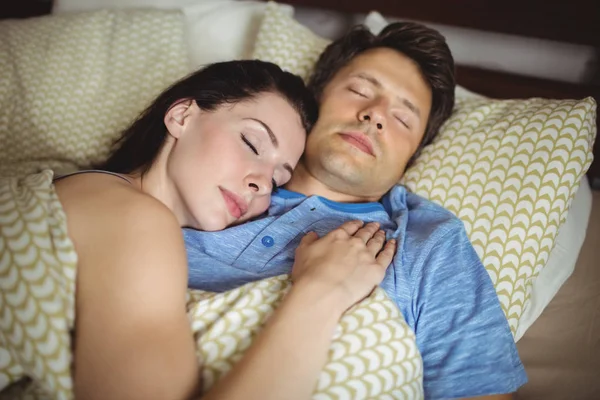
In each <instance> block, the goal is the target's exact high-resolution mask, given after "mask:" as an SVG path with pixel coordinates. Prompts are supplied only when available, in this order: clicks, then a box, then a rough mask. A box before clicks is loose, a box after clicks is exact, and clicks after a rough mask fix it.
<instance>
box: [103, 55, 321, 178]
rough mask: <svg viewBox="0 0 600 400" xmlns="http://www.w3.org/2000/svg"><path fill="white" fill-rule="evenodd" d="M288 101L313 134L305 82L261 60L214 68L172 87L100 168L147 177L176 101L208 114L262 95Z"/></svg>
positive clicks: (313, 114) (314, 110) (314, 111)
mask: <svg viewBox="0 0 600 400" xmlns="http://www.w3.org/2000/svg"><path fill="white" fill-rule="evenodd" d="M269 92H270V93H276V94H279V95H281V96H283V98H284V99H286V100H287V101H288V102H289V103H290V105H291V106H292V107H293V108H294V109H295V110H296V111H297V112H298V114H300V120H301V122H302V126H303V127H304V129H305V130H306V131H307V132H310V130H311V129H312V126H313V125H314V123H315V122H316V120H317V115H318V105H317V103H316V100H315V98H314V96H313V95H312V93H311V92H310V91H309V90H308V89H307V88H306V86H305V85H304V82H303V81H302V79H301V78H300V77H298V76H296V75H293V74H291V73H289V72H285V71H283V70H282V69H281V68H280V67H279V66H277V65H275V64H273V63H270V62H265V61H259V60H240V61H227V62H220V63H215V64H211V65H209V66H207V67H205V68H203V69H201V70H199V71H197V72H194V73H193V74H191V75H189V76H187V77H186V78H183V79H182V80H180V81H179V82H176V83H175V84H173V85H172V86H171V87H170V88H168V89H166V90H165V91H164V92H163V93H162V94H160V95H159V96H158V97H157V98H156V100H154V102H153V103H152V104H151V105H150V106H149V107H148V108H147V109H146V110H145V111H143V112H142V113H141V115H140V116H139V117H138V119H137V120H136V121H134V122H133V124H132V125H131V126H130V127H129V128H127V129H126V130H125V131H124V132H123V135H122V136H121V138H120V139H119V140H117V141H116V142H115V145H114V151H113V153H112V154H111V155H110V156H109V158H108V160H106V161H105V162H104V163H103V164H101V165H98V166H97V167H96V168H99V169H103V170H106V171H112V172H118V173H133V172H135V173H141V174H144V173H146V172H147V171H148V170H149V169H150V167H151V166H152V164H153V163H154V161H155V160H156V158H157V156H158V154H159V152H160V149H161V148H162V146H163V144H164V143H165V140H166V138H167V127H166V126H165V123H164V117H165V115H166V113H167V111H168V110H169V109H170V108H171V107H172V106H173V105H174V104H176V103H177V102H179V101H182V100H188V99H191V100H194V101H195V102H196V104H197V105H198V107H199V108H200V109H201V110H204V111H214V110H215V109H217V108H218V107H219V106H221V105H225V104H235V103H238V102H241V101H244V100H250V99H252V98H254V97H256V96H257V95H259V94H262V93H269Z"/></svg>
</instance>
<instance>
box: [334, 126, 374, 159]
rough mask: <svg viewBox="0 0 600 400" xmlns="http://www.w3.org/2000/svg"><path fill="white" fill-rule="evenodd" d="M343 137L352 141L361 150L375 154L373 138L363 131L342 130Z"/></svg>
mask: <svg viewBox="0 0 600 400" xmlns="http://www.w3.org/2000/svg"><path fill="white" fill-rule="evenodd" d="M340 135H341V136H342V139H344V140H345V141H346V142H348V143H350V144H351V145H353V146H354V147H356V148H357V149H359V150H360V151H362V152H364V153H367V154H368V155H370V156H375V152H374V151H373V145H372V144H371V139H369V137H368V136H367V135H365V134H364V133H362V132H341V133H340Z"/></svg>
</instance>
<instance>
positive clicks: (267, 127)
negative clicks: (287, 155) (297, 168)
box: [246, 117, 294, 175]
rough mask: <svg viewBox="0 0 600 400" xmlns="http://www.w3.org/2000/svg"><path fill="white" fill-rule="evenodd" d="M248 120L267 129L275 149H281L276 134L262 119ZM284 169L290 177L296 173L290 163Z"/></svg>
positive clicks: (284, 165)
mask: <svg viewBox="0 0 600 400" xmlns="http://www.w3.org/2000/svg"><path fill="white" fill-rule="evenodd" d="M246 119H249V120H252V121H255V122H258V123H259V124H261V125H262V127H263V128H265V130H266V131H267V133H268V134H269V139H271V143H272V144H273V147H275V148H276V149H277V148H279V141H278V140H277V136H275V134H274V133H273V131H272V130H271V128H270V127H269V125H267V124H265V123H264V122H262V121H261V120H260V119H256V118H251V117H249V118H246ZM283 168H285V169H286V170H287V171H288V172H289V173H290V175H292V174H293V173H294V169H293V168H292V166H291V165H290V164H288V163H285V164H283Z"/></svg>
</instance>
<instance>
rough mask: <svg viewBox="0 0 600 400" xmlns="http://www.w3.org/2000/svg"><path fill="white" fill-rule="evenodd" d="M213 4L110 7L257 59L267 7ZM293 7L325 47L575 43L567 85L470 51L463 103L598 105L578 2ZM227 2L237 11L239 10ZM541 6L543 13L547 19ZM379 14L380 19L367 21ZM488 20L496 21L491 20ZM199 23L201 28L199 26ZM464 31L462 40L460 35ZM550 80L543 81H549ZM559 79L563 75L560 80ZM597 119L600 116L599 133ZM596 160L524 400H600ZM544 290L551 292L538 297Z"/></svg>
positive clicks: (593, 31) (538, 310)
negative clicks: (368, 29) (359, 36)
mask: <svg viewBox="0 0 600 400" xmlns="http://www.w3.org/2000/svg"><path fill="white" fill-rule="evenodd" d="M96 3H97V2H94V1H87V2H83V1H81V2H76V1H60V0H58V1H57V2H56V3H55V4H54V12H55V13H61V12H67V11H86V10H93V9H94V8H97V7H98V4H96ZM195 3H203V4H202V5H200V4H195ZM208 3H211V2H208V1H197V2H194V1H191V0H190V1H182V2H176V3H170V4H168V6H165V4H163V2H161V1H141V0H139V1H131V2H127V4H125V3H124V2H120V3H119V2H114V4H113V3H112V2H110V1H106V2H104V3H103V6H104V7H128V6H129V7H137V6H146V7H147V6H153V7H159V8H178V7H181V8H185V7H187V8H186V12H185V17H186V18H187V19H188V22H189V24H188V29H189V30H188V32H187V34H188V35H197V36H195V37H196V38H199V39H198V40H197V43H195V47H194V49H191V50H190V59H191V64H192V65H193V66H199V65H201V64H203V63H205V62H209V61H219V60H223V59H227V58H234V57H240V56H243V57H249V56H253V55H256V54H257V53H256V52H254V53H253V49H252V44H253V43H252V42H251V39H250V38H254V37H256V35H257V34H259V35H260V28H259V25H260V23H261V18H262V16H263V13H264V7H261V6H259V5H257V3H256V2H244V6H239V4H238V5H236V7H235V10H234V8H233V7H229V8H228V10H229V11H228V12H229V13H228V14H227V15H226V16H223V15H225V14H219V13H217V12H216V11H215V10H217V9H219V10H221V9H225V8H227V6H223V7H217V6H215V7H214V8H210V9H209V8H207V7H208V6H207V5H206V4H208ZM212 3H217V2H214V1H213V2H212ZM222 3H223V4H225V3H226V2H222ZM286 3H287V4H290V5H291V6H292V7H293V9H292V8H291V7H290V9H288V11H289V12H290V13H292V12H293V13H294V15H295V17H296V19H297V20H298V21H299V22H300V23H301V24H303V25H304V26H306V27H307V28H309V29H310V30H312V31H314V32H316V33H318V34H319V35H321V36H322V37H323V38H324V39H332V38H335V37H336V36H337V35H339V34H341V33H342V32H343V31H344V30H345V29H347V28H348V27H350V26H352V25H353V24H355V23H362V22H368V21H370V23H372V24H374V25H376V24H377V22H378V21H379V22H381V21H382V20H381V19H379V20H378V18H379V17H381V18H383V17H385V19H387V20H388V21H391V20H393V19H403V18H406V19H410V20H418V21H422V22H425V23H430V24H433V25H434V26H435V27H437V28H438V29H440V31H441V32H442V33H445V30H448V31H447V32H448V33H447V34H446V33H445V34H446V35H447V36H448V37H450V35H455V36H452V39H454V40H455V41H454V42H452V40H450V39H449V40H450V45H451V48H453V46H455V47H456V48H460V46H461V45H462V46H463V48H464V46H465V45H464V44H461V42H460V40H463V39H464V38H465V37H469V36H474V37H479V38H481V39H480V40H482V41H485V40H486V39H487V40H492V41H491V43H496V42H494V40H495V39H493V38H492V39H490V37H489V36H486V35H488V34H492V35H494V34H508V35H510V36H505V37H504V38H505V39H506V38H508V39H507V41H508V42H511V41H512V42H511V43H513V44H514V43H515V41H516V42H518V40H519V37H521V38H523V40H534V42H528V44H529V45H530V44H531V43H539V45H540V48H542V47H543V46H544V45H550V46H551V45H554V46H556V47H555V48H556V49H562V47H561V46H562V45H564V44H571V45H573V46H574V47H571V48H569V49H570V50H568V51H571V50H572V51H579V53H578V54H580V55H581V54H583V56H581V57H580V58H579V60H580V63H583V64H586V65H585V68H583V67H582V68H583V69H582V70H585V71H584V72H581V73H580V74H579V76H573V75H571V76H566V77H559V78H561V79H562V81H560V80H558V79H551V77H552V76H553V73H554V72H548V71H544V68H540V69H539V71H541V72H538V71H536V70H535V69H529V70H527V71H526V72H527V73H526V74H520V73H519V72H520V71H518V70H517V69H518V68H517V69H515V67H514V66H510V65H509V66H508V67H507V66H506V63H504V64H502V63H500V62H497V61H489V60H479V61H480V62H479V63H478V62H477V61H478V60H476V59H475V60H473V59H469V58H468V57H467V56H468V55H469V52H468V51H467V52H466V53H465V54H466V55H467V56H465V57H466V58H463V59H464V60H465V61H464V63H462V62H461V58H459V57H457V64H458V65H457V76H458V83H459V85H460V86H461V88H460V90H462V91H463V92H461V93H462V96H464V98H467V97H469V96H473V98H476V97H477V96H486V98H494V99H527V98H532V97H541V98H550V99H580V98H584V97H587V96H591V97H592V98H594V99H595V101H596V102H599V101H600V82H599V81H598V79H599V77H600V72H599V68H600V67H598V64H597V57H598V52H599V51H600V33H599V32H598V27H599V26H600V12H599V11H598V10H597V9H596V8H595V7H597V6H594V5H593V4H592V3H587V2H583V1H576V2H571V3H564V4H560V5H554V4H552V3H550V4H547V3H542V2H537V1H531V2H528V3H526V4H523V2H519V3H517V2H516V1H514V0H511V1H504V2H493V3H492V2H480V1H479V2H476V1H467V2H461V8H460V9H459V8H458V7H457V6H456V5H455V4H452V3H448V2H442V1H435V0H429V1H421V2H412V3H410V2H409V3H403V4H398V3H397V2H389V1H385V0H374V1H371V2H369V3H368V5H365V4H364V3H363V2H358V1H336V0H294V1H287V2H286ZM32 4H35V5H36V7H32V8H30V11H32V12H30V13H29V14H28V13H27V12H23V11H22V10H21V11H19V12H20V14H14V13H13V14H10V13H8V12H4V13H3V14H2V15H3V16H14V17H25V16H31V15H32V14H37V15H41V14H44V13H46V12H49V11H50V8H49V7H43V6H47V5H48V2H32ZM228 4H229V6H231V5H232V3H231V2H229V3H228ZM211 7H212V6H211ZM540 8H541V9H543V12H540V11H539V10H540ZM211 10H212V11H211ZM372 10H376V11H378V12H379V13H380V14H379V15H373V14H369V15H367V13H369V12H370V11H372ZM514 10H519V12H514ZM221 11H223V10H221ZM211 13H212V14H211ZM290 15H291V14H290ZM490 15H494V16H495V17H494V18H490V17H489V16H490ZM219 16H221V17H219ZM209 18H210V21H209ZM219 18H221V19H219ZM369 18H370V19H369ZM192 20H193V21H194V23H191V21H192ZM232 21H235V22H232ZM236 23H239V24H241V25H244V24H246V25H244V26H246V29H247V31H244V32H245V40H240V39H239V38H237V37H236V38H234V35H235V34H238V35H239V34H240V32H241V31H238V30H236V29H240V28H237V27H236V28H233V26H234V25H235V24H236ZM223 26H228V27H229V30H228V32H224V31H223V30H222V29H223ZM210 29H212V30H210ZM452 29H458V31H456V30H455V31H453V30H452ZM456 32H458V33H460V35H456ZM211 35H213V36H211ZM217 36H218V37H217ZM532 38H533V39H532ZM477 40H479V39H476V41H477ZM537 40H541V41H540V42H537ZM224 44H227V45H224ZM453 51H454V48H453ZM510 51H511V48H510V45H508V47H507V49H503V50H502V52H500V51H499V53H502V54H510ZM521 51H522V49H521ZM525 51H527V48H526V50H525ZM503 52H504V53H503ZM507 52H508V53H507ZM516 54H517V55H516V56H515V55H512V57H513V58H519V57H520V54H523V53H518V52H517V53H516ZM569 54H570V53H569ZM590 54H591V56H590ZM582 57H583V58H582ZM586 57H588V58H586ZM589 57H591V58H589ZM593 57H596V61H595V62H596V64H591V67H590V66H589V64H590V63H593V62H594V59H593ZM540 58H543V57H542V56H540ZM559 58H560V57H559ZM575 58H576V57H573V59H575ZM581 60H582V61H581ZM534 64H535V63H534ZM517 67H518V63H517ZM503 68H504V71H502V69H503ZM511 68H512V70H511ZM572 68H575V67H572ZM586 68H587V69H586ZM594 68H595V69H594ZM507 70H508V72H507ZM571 70H572V69H571ZM567 72H569V68H567ZM542 75H545V77H544V78H541V77H540V76H542ZM559 75H560V74H559V73H557V75H556V76H559ZM567 75H568V74H567ZM598 118H599V117H598V116H597V114H595V121H594V122H595V123H596V125H598V121H599V119H598ZM593 152H594V155H595V161H594V162H593V163H592V164H591V166H590V167H589V168H588V169H587V174H586V175H585V176H583V177H581V179H580V180H579V181H578V182H579V183H578V184H577V185H575V186H574V187H575V189H576V190H575V191H574V192H575V193H574V195H573V197H572V201H571V202H570V204H569V205H570V207H568V210H567V211H568V213H567V211H565V214H564V215H565V216H566V219H565V220H564V221H562V220H561V223H560V224H559V226H560V228H559V230H558V235H557V236H556V240H555V241H554V242H553V245H552V246H551V248H552V251H551V253H550V255H549V256H548V259H547V262H545V265H544V268H543V269H541V271H540V272H539V274H537V273H536V274H535V279H536V281H535V282H536V285H537V286H535V287H534V289H532V290H531V292H530V293H529V295H530V296H529V302H528V305H527V307H524V309H523V310H522V315H520V318H519V324H518V326H517V325H515V330H514V334H515V339H516V340H517V345H518V348H519V352H520V354H521V357H522V359H523V362H524V364H525V367H526V370H527V372H528V375H529V379H530V382H529V383H528V384H527V385H525V386H524V387H522V388H521V389H520V390H519V392H518V393H517V398H519V399H542V398H543V399H596V398H600V382H599V381H598V379H594V377H597V376H600V326H599V324H598V321H600V311H599V310H600V264H598V262H597V261H596V258H597V250H596V249H597V248H598V246H600V192H598V191H593V190H592V188H593V187H595V186H597V182H598V181H599V180H600V162H598V158H600V144H599V143H598V141H596V142H595V146H594V150H593ZM75 164H76V163H75ZM536 287H537V288H541V287H542V288H545V289H544V290H539V289H538V290H536V289H535V288H536Z"/></svg>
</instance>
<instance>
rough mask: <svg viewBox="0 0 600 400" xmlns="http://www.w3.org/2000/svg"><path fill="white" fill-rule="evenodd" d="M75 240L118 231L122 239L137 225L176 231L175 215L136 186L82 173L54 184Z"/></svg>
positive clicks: (134, 231) (166, 231) (137, 226)
mask: <svg viewBox="0 0 600 400" xmlns="http://www.w3.org/2000/svg"><path fill="white" fill-rule="evenodd" d="M55 188H56V192H57V195H58V198H59V200H60V202H61V205H62V206H63V210H64V212H65V214H66V217H67V224H68V229H69V234H70V236H71V237H72V238H74V239H75V240H77V239H80V240H86V239H92V238H98V237H99V236H106V235H111V234H113V233H114V234H118V236H119V237H120V238H121V239H127V236H128V234H129V235H135V234H136V233H137V232H138V231H139V229H140V228H143V229H152V230H153V231H154V230H155V231H157V232H156V234H157V235H162V234H163V233H164V234H168V233H169V232H173V231H175V230H179V229H180V227H179V224H178V222H177V219H176V217H175V215H174V214H173V213H172V212H171V210H169V208H168V207H167V206H166V205H164V204H163V203H162V202H161V201H159V200H158V199H156V198H154V197H153V196H151V195H149V194H147V193H144V192H142V191H141V190H140V189H139V188H137V187H136V186H135V185H133V184H131V183H130V182H127V181H126V180H124V179H121V178H119V177H117V176H112V175H108V174H99V173H93V174H81V175H75V176H71V177H68V178H65V179H62V180H60V181H57V182H56V183H55Z"/></svg>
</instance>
